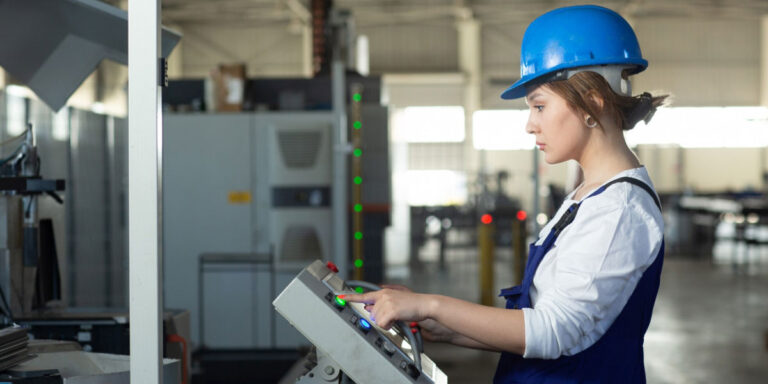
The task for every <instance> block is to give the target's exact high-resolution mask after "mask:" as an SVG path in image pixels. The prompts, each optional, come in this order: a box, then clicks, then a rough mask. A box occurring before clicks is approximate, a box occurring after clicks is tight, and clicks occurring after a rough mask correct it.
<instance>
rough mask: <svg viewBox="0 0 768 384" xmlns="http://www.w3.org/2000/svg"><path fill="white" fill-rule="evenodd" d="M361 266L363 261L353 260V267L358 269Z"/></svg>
mask: <svg viewBox="0 0 768 384" xmlns="http://www.w3.org/2000/svg"><path fill="white" fill-rule="evenodd" d="M362 266H363V261H362V260H360V259H357V260H355V267H358V268H360V267H362Z"/></svg>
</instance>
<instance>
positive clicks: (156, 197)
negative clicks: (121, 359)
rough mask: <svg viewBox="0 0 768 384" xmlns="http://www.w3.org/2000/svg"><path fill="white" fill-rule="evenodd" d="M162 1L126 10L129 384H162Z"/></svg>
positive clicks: (137, 3) (135, 4)
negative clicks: (160, 58)
mask: <svg viewBox="0 0 768 384" xmlns="http://www.w3.org/2000/svg"><path fill="white" fill-rule="evenodd" d="M159 57H160V1H159V0H146V1H132V2H131V3H130V6H129V7H128V244H129V248H128V249H129V253H128V260H129V261H128V264H129V265H128V271H129V278H130V287H129V291H130V296H129V311H130V327H131V335H130V348H131V362H130V368H131V384H156V383H157V384H159V383H162V350H163V349H162V308H163V302H162V297H161V296H160V287H161V285H160V284H161V281H162V262H161V254H160V249H161V238H162V237H161V233H160V231H161V228H162V226H161V212H162V211H161V208H162V207H161V206H160V202H161V201H162V191H161V189H160V175H161V174H162V173H161V169H162V153H161V150H160V149H161V145H162V144H161V138H162V109H161V101H162V99H161V94H160V87H159V85H158V84H159V80H158V79H159V75H158V72H159V68H158V67H159V65H158V58H159Z"/></svg>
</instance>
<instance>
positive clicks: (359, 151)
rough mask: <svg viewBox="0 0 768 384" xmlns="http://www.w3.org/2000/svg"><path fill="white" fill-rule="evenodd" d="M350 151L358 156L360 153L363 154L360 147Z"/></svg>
mask: <svg viewBox="0 0 768 384" xmlns="http://www.w3.org/2000/svg"><path fill="white" fill-rule="evenodd" d="M352 153H353V154H354V155H355V156H356V157H360V155H362V154H363V150H362V149H360V148H355V150H354V151H352Z"/></svg>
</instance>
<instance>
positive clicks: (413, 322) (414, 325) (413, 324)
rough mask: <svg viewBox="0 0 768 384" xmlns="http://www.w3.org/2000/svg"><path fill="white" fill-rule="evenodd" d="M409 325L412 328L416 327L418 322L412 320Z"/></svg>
mask: <svg viewBox="0 0 768 384" xmlns="http://www.w3.org/2000/svg"><path fill="white" fill-rule="evenodd" d="M410 325H411V328H414V327H418V326H419V323H417V322H415V321H412V322H411V324H410Z"/></svg>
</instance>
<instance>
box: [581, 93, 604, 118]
mask: <svg viewBox="0 0 768 384" xmlns="http://www.w3.org/2000/svg"><path fill="white" fill-rule="evenodd" d="M584 99H585V100H586V101H587V102H588V103H590V104H592V106H593V107H595V111H597V113H598V114H602V113H603V108H604V107H605V99H603V97H602V96H600V94H599V93H598V92H597V91H594V90H592V91H589V92H587V95H586V97H585V98H584Z"/></svg>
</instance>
